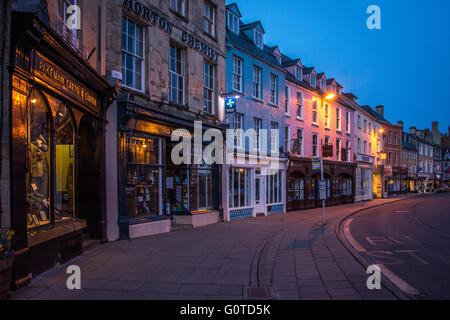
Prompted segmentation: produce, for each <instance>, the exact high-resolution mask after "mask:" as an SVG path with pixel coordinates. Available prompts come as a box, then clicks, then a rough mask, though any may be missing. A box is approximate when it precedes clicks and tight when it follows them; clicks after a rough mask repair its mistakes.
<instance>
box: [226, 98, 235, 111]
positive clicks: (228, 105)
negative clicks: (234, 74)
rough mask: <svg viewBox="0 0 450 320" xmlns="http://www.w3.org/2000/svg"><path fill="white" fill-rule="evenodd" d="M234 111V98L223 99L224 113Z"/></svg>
mask: <svg viewBox="0 0 450 320" xmlns="http://www.w3.org/2000/svg"><path fill="white" fill-rule="evenodd" d="M235 111H236V98H226V99H225V112H226V113H233V112H235Z"/></svg>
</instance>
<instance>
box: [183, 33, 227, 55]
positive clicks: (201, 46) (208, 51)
mask: <svg viewBox="0 0 450 320" xmlns="http://www.w3.org/2000/svg"><path fill="white" fill-rule="evenodd" d="M181 41H183V42H184V43H186V44H187V45H189V46H190V47H192V48H194V49H196V50H198V51H200V52H201V53H203V54H204V55H205V56H207V57H208V58H210V59H211V60H212V61H217V58H218V54H217V51H216V50H214V49H213V48H211V47H210V46H208V45H207V44H205V43H203V42H202V41H200V40H198V39H197V38H196V37H194V36H192V35H190V34H189V33H187V32H186V31H183V33H182V34H181Z"/></svg>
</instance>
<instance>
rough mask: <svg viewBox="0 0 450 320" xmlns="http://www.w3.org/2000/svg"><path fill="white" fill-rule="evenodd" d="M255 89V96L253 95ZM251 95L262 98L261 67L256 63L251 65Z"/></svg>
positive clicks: (258, 98)
mask: <svg viewBox="0 0 450 320" xmlns="http://www.w3.org/2000/svg"><path fill="white" fill-rule="evenodd" d="M255 76H256V78H255ZM256 91H257V93H258V95H257V96H255V92H256ZM252 96H253V98H255V99H257V100H262V68H260V67H258V66H256V65H253V82H252Z"/></svg>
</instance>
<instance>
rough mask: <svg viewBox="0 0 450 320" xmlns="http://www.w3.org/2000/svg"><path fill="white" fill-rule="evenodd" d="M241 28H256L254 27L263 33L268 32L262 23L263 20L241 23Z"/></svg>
mask: <svg viewBox="0 0 450 320" xmlns="http://www.w3.org/2000/svg"><path fill="white" fill-rule="evenodd" d="M240 28H241V30H248V29H252V28H254V29H257V30H258V31H259V32H261V33H266V32H265V31H264V28H263V26H262V24H261V21H256V22H252V23H248V24H241V26H240Z"/></svg>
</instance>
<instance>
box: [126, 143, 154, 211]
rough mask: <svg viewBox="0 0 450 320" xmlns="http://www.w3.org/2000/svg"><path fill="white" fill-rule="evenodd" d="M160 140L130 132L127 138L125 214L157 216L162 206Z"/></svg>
mask: <svg viewBox="0 0 450 320" xmlns="http://www.w3.org/2000/svg"><path fill="white" fill-rule="evenodd" d="M160 150H161V141H160V139H159V138H150V137H147V136H140V135H131V136H128V137H127V139H126V153H127V157H126V158H127V175H126V189H125V193H126V215H127V217H128V218H136V217H146V216H159V215H161V214H162V208H161V181H162V178H161V175H162V165H161V152H160Z"/></svg>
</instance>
